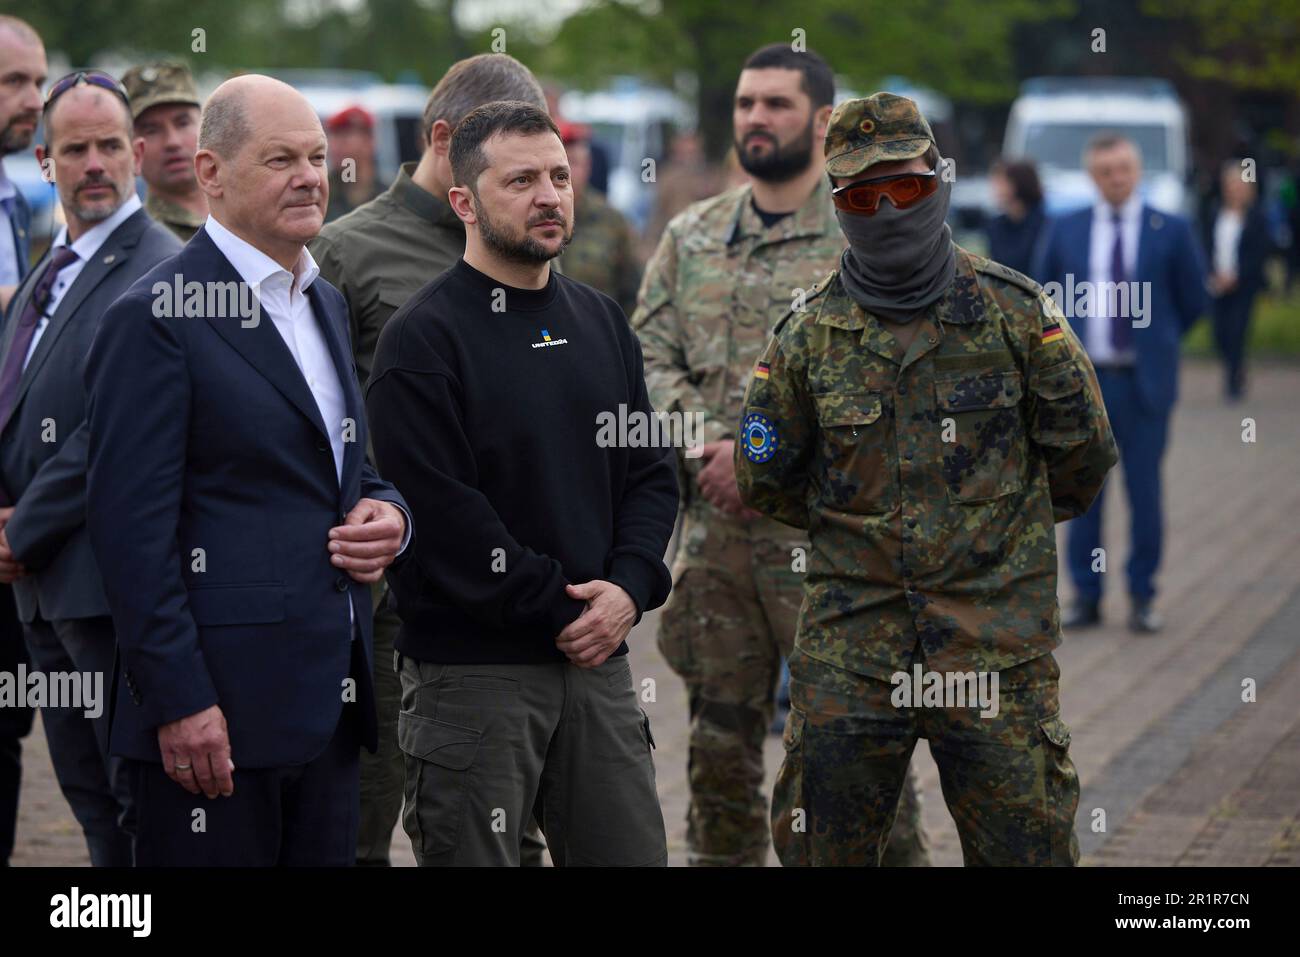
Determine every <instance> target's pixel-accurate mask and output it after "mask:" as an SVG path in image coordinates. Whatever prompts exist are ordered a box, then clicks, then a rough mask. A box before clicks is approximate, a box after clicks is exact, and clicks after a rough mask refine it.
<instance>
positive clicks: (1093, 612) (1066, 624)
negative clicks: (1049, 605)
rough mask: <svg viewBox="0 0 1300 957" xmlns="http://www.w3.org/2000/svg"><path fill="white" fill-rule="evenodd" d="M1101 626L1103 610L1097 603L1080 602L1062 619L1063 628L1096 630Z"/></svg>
mask: <svg viewBox="0 0 1300 957" xmlns="http://www.w3.org/2000/svg"><path fill="white" fill-rule="evenodd" d="M1100 624H1101V610H1100V609H1099V608H1098V607H1097V603H1096V602H1095V601H1079V602H1075V603H1074V607H1073V608H1071V609H1070V610H1069V611H1068V612H1066V613H1065V617H1063V618H1062V619H1061V627H1062V628H1069V629H1075V628H1095V627H1097V626H1098V625H1100Z"/></svg>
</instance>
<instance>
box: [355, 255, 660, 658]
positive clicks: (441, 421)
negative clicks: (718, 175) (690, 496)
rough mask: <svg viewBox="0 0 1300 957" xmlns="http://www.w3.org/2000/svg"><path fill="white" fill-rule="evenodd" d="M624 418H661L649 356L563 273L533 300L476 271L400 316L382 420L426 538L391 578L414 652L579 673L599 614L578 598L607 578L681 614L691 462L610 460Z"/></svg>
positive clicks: (461, 269) (390, 456) (384, 364)
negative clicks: (671, 546) (674, 594)
mask: <svg viewBox="0 0 1300 957" xmlns="http://www.w3.org/2000/svg"><path fill="white" fill-rule="evenodd" d="M494 307H495V308H494ZM620 406H624V407H625V410H626V412H628V413H631V412H633V411H638V412H641V413H643V414H653V413H652V409H651V406H650V401H649V399H648V397H647V395H646V388H645V378H644V373H643V369H642V364H641V348H640V344H639V343H638V342H637V339H636V336H635V334H634V333H633V332H632V330H631V327H630V326H629V325H628V322H627V319H626V317H625V316H624V315H623V312H622V310H621V309H620V308H619V307H618V305H617V304H616V303H615V302H614V301H613V300H612V299H610V298H608V297H607V296H604V295H602V294H601V293H599V292H597V291H596V290H594V289H592V288H590V287H589V286H584V285H583V284H581V283H579V282H575V281H574V280H572V279H567V278H565V277H564V276H558V275H556V273H555V272H554V271H552V272H551V278H550V281H549V282H548V283H547V285H546V287H545V288H543V289H516V288H514V287H511V286H505V285H503V284H502V283H499V282H497V281H496V280H494V279H492V278H491V277H489V276H486V275H484V274H483V273H481V272H479V271H478V270H476V269H474V268H472V267H471V266H469V265H468V264H467V263H466V262H465V261H464V260H463V259H462V260H460V261H459V262H457V263H456V265H454V266H452V267H451V268H450V269H448V270H447V271H446V272H444V273H443V274H442V275H440V276H439V277H438V278H437V279H435V280H433V281H432V282H431V283H429V284H428V285H426V286H424V288H422V289H421V290H420V291H419V292H418V293H416V294H415V296H414V297H413V298H412V299H411V300H410V301H409V302H407V303H406V305H404V306H403V307H402V308H401V309H399V310H398V311H397V312H396V313H394V315H393V317H392V318H391V319H390V320H389V321H388V323H387V324H386V325H385V326H384V329H383V332H382V333H381V334H380V336H379V343H378V345H377V347H376V349H375V360H374V367H373V370H372V372H371V376H370V381H369V384H368V385H367V387H366V409H367V413H368V416H369V420H370V434H371V436H372V441H373V444H374V451H375V464H376V465H377V467H378V469H379V472H380V474H381V475H383V476H384V478H385V479H387V480H388V481H390V482H392V483H393V484H394V485H396V486H397V488H398V489H400V490H401V492H402V495H403V496H404V497H405V499H406V502H407V504H408V505H409V506H410V510H411V517H412V521H413V524H414V527H415V531H414V537H413V539H412V546H411V547H412V548H413V549H414V553H413V555H411V556H408V559H407V560H404V561H402V562H400V563H398V564H396V565H394V566H393V567H392V568H390V569H389V575H388V580H389V585H390V587H391V589H392V592H393V595H394V597H395V599H396V602H397V612H398V615H399V616H400V617H401V619H402V627H401V631H400V632H399V633H398V637H397V649H398V650H399V651H400V652H401V653H402V654H404V655H408V656H409V657H412V658H415V659H417V660H421V661H429V662H435V663H443V664H490V663H517V664H526V663H531V662H547V661H563V660H565V658H564V655H563V653H562V652H560V651H559V649H558V648H556V646H555V637H556V636H557V635H558V634H559V633H560V632H561V631H562V630H563V629H564V627H565V626H566V625H567V624H569V623H570V622H571V621H573V620H574V619H575V618H577V617H578V615H579V614H581V613H582V610H583V608H584V607H585V604H584V602H582V601H579V600H577V599H574V598H570V597H569V596H568V595H567V594H565V591H564V586H565V585H566V584H578V583H580V582H585V581H590V580H592V579H597V578H601V579H605V580H606V581H612V582H614V583H615V584H617V585H619V586H620V587H622V588H623V589H624V590H625V591H626V592H627V593H628V594H629V595H630V596H631V597H632V600H633V601H634V602H635V603H636V606H637V613H638V618H639V617H640V613H642V612H645V611H647V610H649V609H651V608H655V607H658V606H659V605H661V604H663V602H664V600H665V599H666V598H667V597H668V590H669V588H670V586H671V580H670V577H669V574H668V569H667V568H666V567H665V566H664V562H663V555H664V551H665V550H666V548H667V546H668V539H669V537H670V536H671V534H672V529H673V524H674V522H675V520H676V516H677V475H676V470H675V467H674V458H673V453H672V450H671V449H668V448H663V447H640V448H627V447H612V448H602V447H601V445H600V444H598V442H597V436H598V434H599V430H598V423H599V422H601V421H607V420H606V419H602V418H600V417H601V416H602V414H606V415H613V416H614V417H616V418H620V410H619V407H620ZM629 431H630V430H629ZM606 444H607V443H606ZM625 444H626V443H624V445H625ZM626 652H627V645H626V644H623V645H620V646H619V649H618V651H617V654H625V653H626Z"/></svg>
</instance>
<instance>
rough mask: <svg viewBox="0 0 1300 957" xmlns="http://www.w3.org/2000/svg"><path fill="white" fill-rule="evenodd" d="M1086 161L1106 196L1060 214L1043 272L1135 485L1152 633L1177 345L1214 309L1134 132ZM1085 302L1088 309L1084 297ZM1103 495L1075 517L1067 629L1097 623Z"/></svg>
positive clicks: (1134, 585) (1184, 227) (1138, 554)
mask: <svg viewBox="0 0 1300 957" xmlns="http://www.w3.org/2000/svg"><path fill="white" fill-rule="evenodd" d="M1085 160H1086V162H1087V166H1088V171H1089V173H1090V175H1091V176H1092V178H1093V181H1094V182H1095V183H1096V185H1097V189H1098V191H1099V192H1100V194H1101V199H1100V200H1099V201H1098V203H1097V204H1096V205H1095V206H1094V207H1092V208H1089V209H1084V210H1081V211H1079V212H1077V213H1073V214H1070V215H1067V216H1064V217H1062V218H1061V219H1060V220H1058V221H1057V223H1056V224H1055V226H1054V227H1053V229H1052V232H1051V234H1050V236H1049V238H1048V240H1047V244H1046V247H1045V250H1044V254H1043V262H1042V265H1041V266H1040V267H1039V268H1038V270H1037V272H1036V275H1037V276H1038V278H1039V279H1040V280H1042V282H1043V283H1044V285H1048V284H1052V283H1055V284H1058V285H1057V286H1055V287H1049V290H1048V291H1049V292H1051V293H1053V294H1054V295H1057V296H1059V297H1061V298H1062V299H1063V301H1062V303H1061V305H1062V307H1063V308H1064V309H1065V311H1066V315H1067V316H1068V317H1069V319H1070V322H1071V323H1072V324H1073V325H1074V327H1075V330H1076V331H1077V332H1078V334H1079V338H1080V339H1082V340H1083V343H1084V346H1085V348H1086V349H1087V350H1088V355H1089V358H1091V359H1092V363H1093V366H1094V367H1095V368H1096V370H1097V379H1098V381H1099V382H1100V383H1101V391H1102V396H1103V397H1104V399H1105V401H1106V412H1107V414H1108V415H1109V416H1110V422H1111V427H1112V429H1113V430H1114V433H1115V439H1116V441H1117V442H1118V443H1119V449H1120V461H1121V462H1122V463H1123V466H1124V469H1123V471H1124V484H1125V488H1126V490H1127V492H1128V500H1129V511H1130V528H1131V552H1130V554H1129V558H1128V563H1127V566H1126V574H1127V579H1128V592H1129V597H1130V599H1131V601H1132V607H1131V614H1130V617H1129V626H1130V628H1132V629H1133V630H1134V631H1138V632H1153V631H1157V630H1158V629H1159V627H1160V619H1159V617H1158V616H1157V614H1156V612H1155V609H1154V607H1153V599H1154V597H1155V591H1156V589H1155V575H1156V569H1157V568H1158V567H1159V564H1160V553H1161V543H1162V538H1163V525H1164V511H1163V504H1162V501H1161V491H1160V462H1161V459H1162V458H1163V456H1164V450H1165V442H1166V439H1167V438H1168V434H1169V417H1170V413H1171V412H1172V410H1173V406H1174V402H1175V400H1176V399H1177V396H1178V357H1179V348H1180V343H1181V341H1182V337H1183V335H1184V334H1185V333H1186V332H1187V330H1188V329H1190V328H1191V327H1192V324H1193V323H1195V322H1196V320H1197V318H1198V317H1199V316H1200V315H1201V314H1202V313H1203V312H1204V311H1205V307H1206V290H1205V271H1204V265H1203V263H1202V259H1201V253H1200V250H1199V248H1198V246H1197V243H1196V239H1195V237H1194V236H1193V233H1192V229H1191V227H1190V226H1189V225H1188V223H1187V221H1186V220H1184V219H1182V218H1181V217H1179V216H1174V215H1171V214H1169V213H1165V212H1159V211H1157V210H1155V209H1152V208H1151V207H1150V206H1147V205H1145V204H1144V203H1143V202H1142V199H1141V197H1140V196H1139V195H1138V193H1137V191H1136V190H1137V185H1138V182H1139V180H1140V179H1141V173H1142V165H1141V157H1140V155H1139V153H1138V149H1137V146H1136V145H1135V144H1134V143H1133V142H1132V141H1131V140H1129V139H1127V138H1126V137H1123V136H1120V135H1118V134H1113V133H1106V134H1099V135H1098V136H1097V137H1095V138H1094V139H1093V140H1092V141H1091V142H1090V143H1089V146H1088V149H1087V152H1086V155H1085ZM1110 283H1119V284H1121V285H1122V286H1123V287H1124V293H1123V295H1121V296H1120V297H1118V298H1112V297H1110V296H1108V295H1106V294H1105V292H1104V287H1103V285H1102V284H1110ZM1084 288H1088V289H1089V291H1090V293H1091V294H1090V295H1089V296H1087V297H1084V296H1083V295H1082V290H1083V289H1084ZM1087 302H1090V303H1091V305H1090V306H1088V305H1084V306H1083V307H1082V314H1080V309H1079V308H1078V307H1079V305H1080V304H1081V303H1087ZM1115 307H1118V308H1115ZM1104 493H1105V488H1103V489H1102V494H1099V495H1098V496H1097V498H1096V500H1095V501H1094V502H1093V504H1092V507H1091V508H1090V509H1089V510H1088V511H1087V512H1086V513H1085V514H1084V515H1083V516H1082V517H1081V518H1078V519H1075V520H1074V521H1073V522H1071V523H1070V529H1069V547H1068V553H1069V564H1070V574H1071V577H1072V578H1073V580H1074V584H1075V588H1076V589H1077V592H1078V602H1077V604H1076V606H1075V607H1074V608H1073V609H1072V610H1071V612H1069V613H1068V614H1067V615H1066V617H1065V619H1064V620H1063V621H1062V625H1063V626H1064V627H1066V628H1079V627H1083V626H1086V625H1094V624H1097V623H1098V622H1099V621H1100V620H1101V619H1100V611H1099V606H1100V602H1101V593H1102V580H1103V577H1104V576H1103V574H1102V568H1103V566H1102V565H1101V559H1100V555H1099V553H1098V551H1097V550H1098V549H1100V548H1101V544H1102V543H1101V510H1102V498H1103V496H1104ZM1108 564H1109V563H1108Z"/></svg>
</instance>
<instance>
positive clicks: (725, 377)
mask: <svg viewBox="0 0 1300 957" xmlns="http://www.w3.org/2000/svg"><path fill="white" fill-rule="evenodd" d="M833 97H834V80H833V76H832V74H831V71H830V68H829V67H828V66H827V65H826V64H825V62H823V61H822V60H821V58H820V57H818V56H817V55H816V54H813V53H796V52H794V51H793V50H791V49H790V47H789V45H786V44H774V45H773V46H770V47H766V48H764V49H762V50H759V51H758V52H756V53H755V54H754V55H753V56H751V57H750V58H749V60H748V61H746V63H745V66H744V69H743V70H742V72H741V74H740V80H739V82H738V84H737V88H736V101H735V116H734V121H735V136H736V150H737V154H738V155H739V157H740V160H741V162H742V163H743V164H744V165H745V168H746V170H747V171H748V172H749V174H750V176H751V177H752V183H751V184H750V185H745V186H742V187H740V188H738V189H734V190H731V191H730V192H727V193H724V194H722V195H721V196H718V197H715V198H714V199H711V200H706V201H704V202H701V203H697V204H695V205H693V206H691V207H689V208H688V209H687V210H686V211H685V212H683V213H681V214H680V215H678V216H677V217H676V218H674V219H673V221H672V222H671V223H669V225H668V228H667V230H666V231H665V233H664V235H663V238H662V240H661V241H660V244H659V247H658V249H657V251H656V252H655V254H654V256H653V257H652V259H651V261H650V263H649V265H648V266H647V269H646V276H645V280H644V282H643V284H642V287H641V293H640V300H639V304H638V306H637V310H636V313H635V315H634V317H633V320H632V324H633V326H634V327H635V328H636V329H637V332H638V334H639V335H640V338H641V345H642V349H643V351H644V354H645V368H646V383H647V385H648V387H649V389H650V397H651V401H652V403H653V404H654V406H655V408H656V409H657V410H659V412H660V413H665V412H667V413H685V414H688V415H692V414H693V415H700V414H702V415H703V424H702V430H701V431H702V435H701V436H700V437H699V438H700V440H701V441H702V442H704V443H705V444H704V447H703V455H702V456H699V457H694V458H692V457H690V456H688V455H683V456H682V458H681V463H682V465H683V467H684V469H685V471H686V472H687V478H686V479H685V480H684V481H683V482H682V483H681V485H682V488H683V490H684V491H683V499H684V500H685V502H686V505H685V519H684V525H683V527H682V531H681V544H680V547H679V550H678V553H677V558H676V562H675V565H674V568H673V592H672V596H671V597H670V598H669V601H668V605H667V607H666V608H665V609H664V612H663V618H662V620H661V622H660V626H659V648H660V650H661V651H662V652H663V655H664V657H665V659H666V660H667V662H668V664H669V666H670V667H672V669H673V670H674V671H675V672H677V674H679V675H680V676H681V677H682V679H683V680H684V681H685V683H686V687H687V692H688V695H689V700H690V757H689V770H688V777H689V782H690V791H691V798H690V808H689V811H688V812H687V824H688V830H687V843H688V849H689V860H690V863H691V864H693V865H739V864H754V865H761V864H763V863H764V862H765V860H766V857H767V848H768V840H769V826H768V821H767V800H766V797H765V795H764V794H763V793H762V784H763V741H764V738H765V737H766V733H767V728H768V726H769V725H770V724H771V721H772V715H773V709H774V700H773V699H774V693H775V685H776V681H777V678H778V675H779V669H780V659H781V657H782V656H787V657H788V656H789V654H790V652H791V649H792V646H793V643H794V633H795V623H796V619H797V616H798V612H799V603H800V601H801V599H802V578H803V562H804V560H805V558H806V555H807V550H808V539H807V537H806V536H805V535H804V534H803V533H801V532H796V531H792V530H791V529H789V528H786V527H785V526H783V525H781V524H779V523H777V522H773V521H771V520H769V519H766V518H763V517H762V516H759V515H758V514H757V513H755V512H752V511H750V510H748V509H746V508H744V506H743V505H742V503H741V502H740V499H739V490H738V489H737V487H736V479H735V473H734V470H733V464H732V449H733V444H734V442H733V437H734V435H735V431H736V426H737V424H738V423H739V421H740V411H741V402H742V398H743V395H744V389H745V384H746V381H747V378H748V376H749V373H750V370H751V369H752V368H753V365H754V360H755V359H757V358H758V356H759V354H760V353H761V352H762V350H763V346H764V345H765V343H766V342H767V340H768V337H769V336H770V334H771V331H772V328H773V326H774V325H775V324H776V320H777V319H779V318H780V317H781V316H782V315H783V314H785V313H786V312H788V311H789V309H790V306H791V303H792V302H793V301H794V300H795V299H796V298H797V297H798V296H800V295H801V294H802V293H803V292H804V291H805V290H806V289H807V288H808V287H809V286H811V285H812V284H813V282H815V281H816V279H817V278H818V277H820V276H823V275H825V273H826V272H827V271H828V270H830V269H832V268H834V265H835V263H836V262H838V260H839V257H840V253H841V252H842V251H843V249H844V239H843V236H842V235H841V234H840V231H839V229H838V228H837V225H836V222H835V219H834V217H833V212H834V210H833V208H832V206H831V202H830V195H829V188H828V186H827V184H826V177H825V176H824V175H823V170H822V163H821V161H820V157H819V156H818V155H817V149H816V144H817V143H818V142H819V141H820V139H821V137H822V135H823V133H824V130H825V128H826V122H827V119H828V117H829V114H830V107H831V102H832V100H833ZM578 224H579V225H578V228H579V229H581V220H579V221H578ZM904 794H905V796H906V797H907V798H909V799H910V800H905V801H904V808H903V810H902V811H901V812H900V814H899V823H898V825H897V827H896V828H895V831H894V835H893V838H892V839H891V840H890V842H889V848H890V858H889V863H897V864H903V865H908V864H911V865H916V864H925V863H927V855H926V851H925V846H924V839H923V836H922V833H921V830H920V810H919V806H918V805H917V803H916V799H915V785H914V782H912V781H910V780H909V787H908V788H907V789H905V791H904Z"/></svg>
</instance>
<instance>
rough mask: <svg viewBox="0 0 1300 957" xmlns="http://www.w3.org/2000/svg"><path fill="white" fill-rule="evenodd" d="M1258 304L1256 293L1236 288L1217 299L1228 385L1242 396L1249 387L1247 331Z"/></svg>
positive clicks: (1215, 306)
mask: <svg viewBox="0 0 1300 957" xmlns="http://www.w3.org/2000/svg"><path fill="white" fill-rule="evenodd" d="M1254 306H1255V293H1254V292H1246V291H1243V290H1240V289H1239V290H1236V291H1234V292H1230V293H1228V294H1227V295H1226V296H1220V297H1218V298H1217V299H1215V300H1214V301H1213V311H1214V342H1215V345H1216V346H1217V347H1218V349H1219V355H1221V356H1223V367H1224V369H1223V371H1224V373H1225V379H1226V381H1225V388H1226V390H1227V393H1228V395H1230V396H1233V397H1236V396H1240V395H1241V394H1242V392H1243V390H1244V389H1245V387H1246V332H1247V327H1248V326H1249V325H1250V314H1251V311H1252V310H1253V309H1254Z"/></svg>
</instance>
